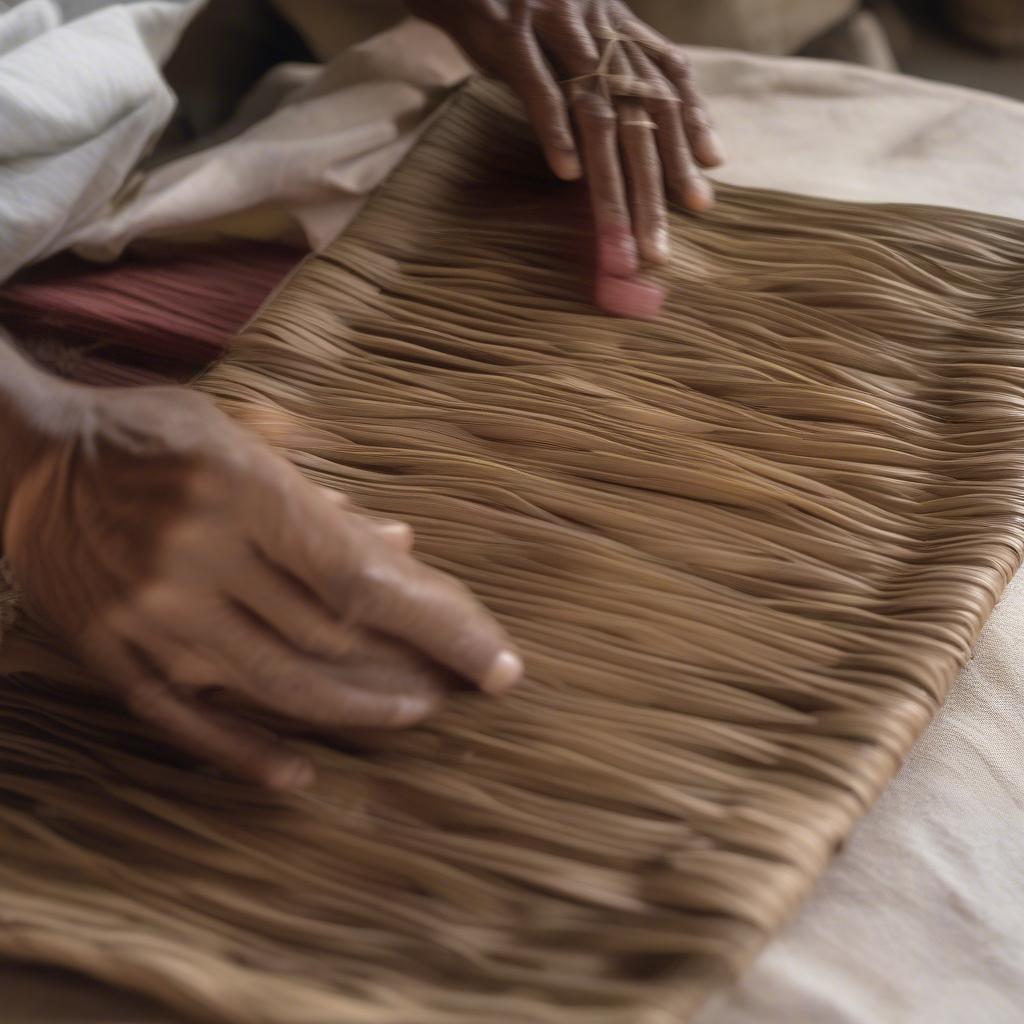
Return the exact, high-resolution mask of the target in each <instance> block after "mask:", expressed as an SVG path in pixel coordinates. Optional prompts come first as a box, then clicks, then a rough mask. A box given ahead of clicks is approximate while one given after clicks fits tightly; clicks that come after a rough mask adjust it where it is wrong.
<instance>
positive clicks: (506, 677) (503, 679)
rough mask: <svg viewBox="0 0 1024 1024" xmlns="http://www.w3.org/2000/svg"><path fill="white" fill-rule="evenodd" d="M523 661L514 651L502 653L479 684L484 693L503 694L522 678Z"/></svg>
mask: <svg viewBox="0 0 1024 1024" xmlns="http://www.w3.org/2000/svg"><path fill="white" fill-rule="evenodd" d="M523 667H524V666H523V659H522V658H520V657H519V655H518V654H516V653H515V652H514V651H502V652H501V654H499V655H498V656H497V657H496V658H495V659H494V661H493V662H492V663H491V667H490V669H489V670H488V672H487V675H486V676H484V679H483V682H482V683H481V684H480V686H481V689H483V690H484V691H485V692H486V693H504V692H505V691H506V690H507V689H509V687H511V686H514V685H515V684H516V683H518V682H519V680H520V679H522V678H523Z"/></svg>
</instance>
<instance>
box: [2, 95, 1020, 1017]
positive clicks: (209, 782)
mask: <svg viewBox="0 0 1024 1024" xmlns="http://www.w3.org/2000/svg"><path fill="white" fill-rule="evenodd" d="M583 201H584V200H583V199H582V198H581V196H580V195H579V193H578V192H577V191H576V190H575V189H573V188H572V187H568V186H565V185H561V184H557V183H552V182H550V181H549V179H548V177H547V175H546V174H545V172H544V171H543V168H542V164H541V162H540V159H539V157H538V156H537V155H536V153H535V151H534V149H533V146H532V144H531V143H530V142H529V139H528V134H527V130H526V128H525V126H524V125H522V124H521V122H520V121H519V120H518V118H517V117H516V116H515V114H514V113H513V111H512V108H511V106H510V102H509V101H508V100H507V99H506V98H505V96H504V94H502V93H500V92H498V91H496V90H494V89H492V88H490V87H486V86H481V85H474V86H472V87H471V88H470V89H469V90H468V91H466V92H464V93H463V94H462V95H461V96H460V97H459V99H458V100H457V101H456V102H455V104H454V106H453V108H452V109H450V110H449V112H448V113H447V115H446V116H445V117H444V118H443V119H442V120H441V122H440V123H439V124H438V125H437V126H436V127H435V129H434V130H433V132H432V133H431V134H430V135H429V136H428V138H427V139H426V140H425V141H424V142H423V143H422V144H421V146H420V147H419V149H418V150H417V151H416V152H415V153H414V154H413V156H412V157H411V158H410V160H409V161H408V162H407V164H406V166H405V167H404V168H403V169H402V170H401V171H400V173H399V174H398V175H397V177H396V178H395V179H394V180H393V181H392V182H391V183H390V184H389V186H388V187H387V188H386V189H385V190H384V192H383V193H382V194H381V195H379V196H378V197H377V198H376V199H375V201H374V202H373V203H372V205H371V207H370V208H369V209H368V211H367V212H366V214H365V215H364V216H363V217H362V219H361V220H360V221H358V223H357V224H356V225H355V226H354V227H353V228H352V229H351V230H350V231H349V232H348V233H347V234H346V235H345V236H344V237H343V238H341V239H340V240H339V241H338V242H337V243H336V244H335V245H334V246H333V247H332V248H331V249H330V250H329V251H328V252H327V253H326V254H324V255H323V256H322V257H319V258H316V259H313V260H311V261H310V262H308V263H307V264H306V266H305V267H304V268H303V269H302V270H301V271H300V272H299V273H298V274H297V275H296V276H295V277H294V278H293V279H292V280H291V282H290V283H289V284H288V285H287V286H286V287H285V289H284V290H283V291H282V292H281V293H280V294H279V295H278V296H277V297H276V299H275V300H274V301H272V302H271V304H270V306H269V307H268V308H267V309H266V310H265V311H264V312H263V314H262V315H261V316H260V317H259V318H258V320H257V321H256V323H255V324H254V325H253V326H252V327H251V329H250V330H249V331H248V332H247V333H246V334H245V335H244V337H243V338H242V339H241V341H240V342H239V344H238V346H237V349H236V351H235V353H234V354H233V355H232V356H231V357H230V358H229V359H228V360H227V361H226V362H225V363H223V364H222V365H221V366H220V367H219V368H217V369H216V370H215V371H214V372H213V373H211V374H210V375H209V376H208V377H207V378H206V379H205V380H204V381H202V382H201V387H202V388H203V389H204V390H206V391H208V392H209V393H210V394H213V395H215V396H217V397H218V399H219V400H220V401H221V403H222V404H223V405H224V407H225V408H227V409H228V410H230V411H231V412H232V413H233V414H235V415H236V416H238V417H239V418H240V419H242V420H244V421H245V422H246V423H248V424H249V425H250V426H252V427H253V428H254V429H256V430H258V431H260V432H261V433H263V434H264V435H265V436H266V437H267V438H268V439H270V440H271V441H272V442H273V443H274V444H276V445H278V446H279V447H281V448H282V449H283V450H285V451H286V452H288V453H289V454H290V455H291V456H292V457H293V458H294V459H295V461H296V462H297V463H298V464H299V465H300V466H301V467H302V468H303V469H304V470H305V471H306V472H307V473H308V474H309V475H310V476H311V477H313V478H314V479H316V480H317V481H319V482H321V483H325V484H329V485H332V486H337V487H344V488H346V489H347V490H349V491H350V492H351V493H352V494H353V495H354V496H355V498H356V499H357V500H359V501H360V502H362V503H363V504H365V505H367V506H368V507H370V508H372V509H376V510H379V511H380V512H382V513H386V514H388V515H391V516H401V517H404V518H406V519H408V520H409V521H411V522H412V524H413V525H414V526H415V528H416V530H417V535H418V544H419V548H420V551H421V552H422V554H423V555H424V556H425V557H426V558H427V559H428V560H429V561H431V562H432V563H434V564H436V565H439V566H442V567H444V568H446V569H450V570H451V571H453V572H455V573H457V574H458V575H459V576H461V577H462V578H464V579H465V580H467V582H469V583H470V584H471V585H472V586H473V587H474V588H475V589H476V590H477V592H478V593H479V594H480V595H481V597H483V598H484V599H485V600H486V601H487V602H488V604H489V605H490V606H491V607H492V608H493V609H494V610H495V611H496V612H497V613H498V614H499V615H500V616H501V617H502V618H503V620H504V621H505V622H506V623H507V625H508V626H509V628H510V629H511V631H512V633H513V634H514V636H515V637H516V639H517V641H518V642H519V644H520V645H521V647H522V649H523V651H524V653H525V655H526V657H527V661H528V666H529V669H530V678H529V682H528V683H527V684H526V685H525V686H523V687H522V689H521V690H519V691H517V692H516V693H514V694H513V695H511V696H510V697H508V698H507V699H505V700H502V701H501V702H495V701H492V700H490V699H484V698H480V697H477V696H475V695H472V694H468V693H467V694H462V695H459V696H457V697H455V698H454V699H453V700H452V702H451V707H450V709H449V710H448V711H447V712H446V713H445V714H444V715H443V716H442V717H441V718H440V719H439V720H437V721H435V722H433V723H431V724H429V725H427V726H426V727H424V728H420V729H418V730H415V731H413V732H409V733H401V734H395V735H387V736H374V737H368V736H364V737H360V738H359V740H358V742H353V743H352V744H351V745H348V746H345V747H338V748H336V749H331V750H329V749H327V748H325V747H315V748H312V747H311V748H310V749H311V753H312V755H313V756H314V758H315V759H316V760H317V762H318V764H319V766H320V769H321V775H322V782H321V784H320V785H319V786H318V788H317V789H316V790H315V792H314V793H313V794H312V795H311V796H310V797H308V798H302V797H298V798H271V797H264V796H261V795H259V794H255V793H253V792H252V791H250V790H248V789H246V788H245V787H242V786H239V785H235V784H232V783H228V782H225V781H222V780H217V779H213V778H204V779H203V780H202V781H197V778H196V776H195V775H193V774H190V773H189V772H188V771H187V770H185V769H184V768H182V767H180V766H178V765H177V764H176V763H175V762H174V760H173V759H172V758H171V757H170V756H169V755H167V754H166V753H165V752H163V751H162V750H160V749H159V748H155V747H154V746H153V745H152V744H151V743H150V742H149V741H148V740H146V739H144V738H143V737H144V735H145V734H144V733H143V732H142V730H141V729H138V728H136V727H135V726H133V725H132V724H131V723H129V722H128V721H127V719H125V718H124V717H122V716H120V715H119V714H117V713H116V712H113V711H110V710H108V709H106V708H104V707H99V706H95V705H91V704H88V703H87V702H85V701H84V700H83V701H81V702H80V703H79V704H72V705H69V703H68V698H67V696H66V695H65V694H63V693H60V692H58V691H55V690H52V689H49V688H43V687H41V686H40V685H39V684H38V683H24V684H22V685H21V686H19V687H17V688H13V687H8V688H7V689H6V690H5V691H3V692H2V693H0V843H2V850H3V853H2V856H0V947H2V948H3V950H4V951H6V952H7V953H10V954H13V955H18V956H27V957H34V958H38V959H41V960H47V961H53V962H59V963H62V964H68V965H72V966H76V967H79V968H81V969H83V970H86V971H89V972H90V973H92V974H95V975H97V976H99V977H102V978H106V979H109V980H111V981H115V982H119V983H122V984H127V985H131V986H133V987H135V988H139V989H143V990H146V991H149V992H152V993H155V994H157V995H159V996H162V997H163V998H165V999H167V1000H168V1001H170V1002H172V1003H174V1004H175V1005H176V1006H178V1007H180V1008H181V1009H183V1010H185V1011H191V1012H194V1013H195V1014H196V1015H204V1016H206V1017H209V1018H211V1019H213V1020H217V1021H229V1022H237V1024H260V1022H267V1024H327V1022H332V1024H333V1022H344V1024H455V1022H462V1024H548V1022H550V1024H573V1022H578V1024H584V1022H585V1024H620V1022H644V1024H655V1022H658V1024H661V1022H666V1024H667V1022H677V1021H680V1020H683V1019H684V1018H685V1017H686V1015H687V1013H688V1012H689V1011H690V1010H692V1009H693V1007H695V1006H696V1005H697V1004H698V1003H699V1001H700V1000H701V999H702V998H703V997H704V995H705V994H706V993H707V992H708V990H709V989H710V988H711V987H712V986H713V985H716V984H718V983H720V982H721V981H723V980H724V979H725V978H727V977H729V976H730V975H731V974H733V973H734V972H735V971H736V970H737V969H738V968H740V967H741V966H742V965H743V963H744V962H745V961H746V960H747V959H748V958H749V956H750V955H751V954H752V953H753V952H754V951H755V950H756V949H757V948H758V946H759V945H760V944H761V943H762V942H763V941H764V939H765V938H766V937H767V936H769V935H770V934H771V933H772V931H773V930H775V929H776V928H777V927H778V926H779V925H780V923H781V922H782V921H783V920H785V918H786V917H787V916H788V915H789V914H791V913H792V911H793V910H794V908H795V907H796V906H797V905H798V903H799V902H800V900H801V898H802V897H803V896H804V895H805V894H806V892H807V891H808V889H809V888H810V886H811V885H812V883H813V882H814V880H815V879H816V877H817V876H818V875H819V874H820V872H821V871H822V869H823V868H824V866H825V864H826V863H827V861H828V859H829V857H830V856H831V855H832V853H833V851H834V850H835V849H836V847H837V845H838V844H839V843H841V842H842V840H843V838H844V837H845V836H846V835H847V833H848V832H849V830H850V828H851V826H852V824H853V822H854V821H855V820H856V818H857V817H858V816H859V815H860V814H862V813H863V812H864V811H865V810H866V809H867V808H868V807H869V806H870V805H871V803H872V801H873V800H874V799H875V798H876V797H877V795H878V793H879V791H880V790H881V789H882V787H884V785H885V784H886V782H887V781H888V780H889V778H890V777H891V776H892V774H893V773H894V772H895V770H896V769H897V767H898V765H899V763H900V761H901V759H902V758H903V756H904V755H905V754H906V752H907V751H908V749H909V748H910V746H911V744H912V743H913V741H914V739H915V738H916V737H917V735H918V734H919V733H920V731H921V730H922V729H923V728H924V726H925V725H926V724H927V722H928V721H929V719H930V718H931V716H932V715H933V714H934V712H935V710H936V708H937V707H938V704H939V702H940V701H941V700H942V698H943V696H944V695H945V693H946V691H947V689H948V687H949V685H950V682H951V681H952V679H953V678H954V675H955V673H956V671H957V669H958V667H959V666H961V665H962V664H963V663H964V661H965V660H966V658H967V657H968V655H969V652H970V647H971V644H972V642H973V641H974V638H975V637H976V636H977V633H978V631H979V629H980V628H981V625H982V623H983V622H984V620H985V618H986V616H987V615H988V613H989V611H990V610H991V608H992V606H993V604H994V603H995V601H996V600H997V599H998V597H999V594H1000V592H1001V591H1002V589H1003V587H1004V586H1005V584H1006V583H1007V581H1008V580H1009V579H1010V577H1011V575H1012V574H1013V573H1014V571H1015V570H1016V568H1017V566H1018V564H1019V562H1020V559H1021V544H1022V533H1024V531H1022V512H1024V480H1022V466H1024V455H1022V452H1024V354H1022V353H1024V345H1022V342H1024V298H1022V296H1024V270H1022V269H1021V268H1022V266H1024V227H1022V226H1021V225H1018V224H1016V223H1012V222H1008V221H1002V220H997V219H993V218H989V217H983V216H979V215H974V214H968V213H958V212H953V211H948V210H937V209H927V208H923V207H891V206H890V207H885V206H855V205H850V204H843V203H833V202H826V201H820V200H807V199H802V198H796V197H792V196H783V195H774V194H766V193H757V192H750V191H740V190H736V189H722V190H721V193H720V202H719V205H718V206H717V207H716V209H715V211H714V212H713V213H712V214H711V215H709V216H707V217H703V218H701V219H693V218H689V217H685V216H682V215H680V216H677V217H675V218H674V220H673V224H672V235H673V252H674V256H673V258H672V262H671V263H670V265H669V266H668V267H667V269H666V270H665V272H664V277H665V279H666V282H667V283H668V285H669V287H670V297H669V300H668V303H667V305H666V309H665V312H664V313H663V315H662V316H661V317H660V318H659V319H658V320H657V321H656V322H654V323H638V322H628V321H616V320H612V319H608V318H605V317H602V316H600V315H598V314H596V313H595V312H594V311H593V310H592V309H591V308H590V307H589V306H587V305H586V304H585V302H584V301H583V300H582V299H581V298H580V294H581V286H580V281H579V280H578V279H577V277H578V275H577V274H576V272H575V271H573V270H571V269H570V268H571V267H573V266H574V263H575V260H574V257H573V253H574V251H575V248H576V247H577V246H579V247H582V246H583V244H584V241H585V237H586V227H585V218H584V217H583V210H582V203H583ZM25 628H27V627H26V626H22V627H21V629H22V631H24V629H25ZM20 635H21V639H20V640H18V638H17V637H16V638H15V642H14V643H13V645H12V646H10V647H8V648H7V650H8V652H13V653H10V656H11V657H12V658H14V657H15V656H16V655H17V658H18V659H19V660H18V664H19V667H25V665H26V664H28V663H29V661H30V660H31V657H32V656H33V652H35V655H34V656H40V655H39V648H38V645H36V646H33V645H32V643H31V642H27V641H26V640H25V636H26V634H25V633H24V632H22V633H21V634H20ZM26 659H27V660H26Z"/></svg>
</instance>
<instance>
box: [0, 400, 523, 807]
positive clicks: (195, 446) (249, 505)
mask: <svg viewBox="0 0 1024 1024" xmlns="http://www.w3.org/2000/svg"><path fill="white" fill-rule="evenodd" d="M60 388H61V391H60V394H61V396H62V398H61V401H62V402H65V403H72V404H73V406H74V412H73V414H67V413H64V414H62V415H60V416H55V417H50V419H51V420H53V421H54V422H60V423H62V424H66V426H65V427H63V428H62V430H61V431H60V432H58V433H57V435H56V436H49V437H48V438H47V440H46V443H45V444H42V445H41V446H40V449H39V451H38V452H37V453H36V455H35V457H34V459H33V460H32V462H31V464H30V465H29V466H27V467H26V468H25V470H24V472H23V473H21V475H20V477H19V479H17V480H16V481H14V483H13V486H12V487H11V488H10V492H9V500H8V504H7V509H6V516H5V518H4V519H3V535H2V540H3V551H4V553H5V555H6V557H7V558H8V560H9V562H10V565H11V567H12V569H13V572H14V575H15V577H16V578H17V580H18V582H19V584H20V586H21V588H22V590H23V591H24V595H25V600H26V603H27V605H28V606H29V607H30V608H32V609H33V610H35V611H36V612H37V613H39V614H40V615H41V616H42V617H44V618H45V619H47V620H49V622H50V623H51V624H52V625H54V626H56V627H57V629H58V630H59V631H60V632H61V633H62V634H63V635H64V636H66V637H67V638H68V639H69V640H70V641H71V644H72V646H73V647H74V648H75V649H76V650H77V651H78V652H79V653H80V654H81V656H82V657H83V659H84V661H85V662H86V663H87V664H88V665H89V666H90V667H91V668H93V669H94V670H95V671H96V672H97V673H98V674H99V675H100V676H101V677H102V678H103V679H104V681H105V682H106V683H107V684H108V685H109V686H110V687H112V689H113V690H114V691H115V692H116V693H117V694H118V695H119V696H120V697H121V698H122V699H123V700H124V702H125V703H126V704H127V706H128V707H129V708H130V709H131V710H132V711H133V712H134V713H135V714H136V715H138V716H139V717H140V718H142V719H144V720H146V721H148V722H150V723H151V724H152V725H154V726H156V727H157V728H158V729H159V730H161V731H162V732H163V733H164V734H165V735H166V736H167V737H168V738H169V739H170V740H171V741H173V742H174V743H176V744H177V745H178V746H180V747H181V748H183V749H185V750H187V751H189V752H191V753H192V754H194V755H196V756H198V757H200V758H203V759H205V760H207V761H209V762H212V763H214V764H215V765H217V766H218V767H220V768H222V769H224V770H226V771H228V772H230V773H231V774H234V775H236V776H238V777H241V778H245V779H250V780H253V781H256V782H259V783H262V784H264V785H266V786H268V787H270V788H274V789H287V788H293V787H300V786H303V785H306V784H308V783H309V782H311V781H312V777H313V769H312V766H311V765H310V764H309V763H308V761H307V760H306V759H305V758H302V757H300V756H299V755H298V754H296V753H295V752H293V751H291V750H289V749H288V748H287V747H286V746H284V745H283V744H282V743H281V742H280V741H278V740H277V739H276V738H274V737H271V736H269V735H267V734H266V733H265V732H264V731H261V730H257V729H256V728H254V727H252V726H251V725H249V724H248V723H247V722H245V721H244V720H243V718H242V717H240V716H238V715H234V714H230V713H228V712H227V711H226V710H225V709H224V708H223V707H216V706H214V705H213V704H211V703H209V702H206V703H204V702H202V701H200V700H199V699H197V698H198V697H199V696H200V694H202V693H203V692H204V691H207V690H214V691H216V692H218V693H220V694H222V695H226V696H228V697H230V698H238V699H240V700H242V701H243V702H244V703H246V704H249V705H251V706H252V707H254V708H256V709H262V710H264V711H270V712H273V713H275V714H276V715H279V716H282V717H283V718H286V719H290V720H291V721H292V722H293V723H295V724H298V725H300V726H303V727H308V728H313V729H316V730H319V731H335V730H345V729H357V728H374V729H386V728H397V727H402V726H408V725H412V724H414V723H416V722H418V721H420V720H421V719H423V718H424V717H425V716H427V715H429V714H430V713H432V712H434V711H436V710H437V709H438V707H439V705H440V703H441V702H442V700H443V697H444V694H445V693H446V691H447V689H448V685H449V681H450V679H451V677H452V675H453V674H455V675H458V676H461V677H463V678H464V679H466V680H468V681H470V682H471V683H474V684H475V685H476V686H478V687H480V688H481V689H483V690H485V691H489V692H493V693H496V692H499V691H501V690H503V689H505V688H507V687H508V686H511V685H512V684H514V683H515V682H516V681H517V680H518V678H519V676H520V674H521V671H522V665H521V662H520V661H519V658H518V657H517V656H516V655H515V653H514V652H513V651H512V650H511V648H510V645H509V640H508V637H507V636H506V634H505V632H504V631H503V630H502V628H501V627H500V626H499V625H498V623H497V622H496V621H495V620H494V619H493V618H492V617H491V616H490V615H489V614H488V613H487V612H486V611H485V610H484V608H483V607H482V606H481V605H480V604H479V603H478V602H477V601H476V600H475V598H474V597H473V596H472V595H471V594H470V592H469V591H468V590H467V589H466V588H465V587H464V586H462V585H461V584H460V583H457V582H456V581H455V580H453V579H452V578H450V577H449V576H447V575H445V574H443V573H440V572H437V571H435V570H433V569H430V568H428V567H427V566H425V565H424V564H422V563H421V562H419V561H418V560H417V559H416V558H414V557H413V556H412V554H411V553H410V551H409V548H410V544H411V532H410V531H409V529H408V527H405V526H404V525H403V524H394V523H377V522H374V521H372V520H370V519H369V518H367V517H366V516H364V515H362V514H360V513H358V512H357V511H355V510H354V509H353V508H352V507H351V506H349V505H347V504H345V503H344V502H339V501H338V500H336V498H335V497H334V496H332V495H329V494H328V492H325V491H323V490H321V489H320V488H318V487H316V486H314V485H313V484H312V483H310V482H309V481H307V480H306V479H305V478H304V477H303V476H302V475H301V474H300V473H299V472H298V471H297V470H296V469H295V468H294V467H292V466H291V465H290V464H289V463H287V462H286V461H285V460H284V459H282V458H280V457H278V456H277V455H275V454H274V453H273V452H271V450H270V449H269V448H267V447H266V446H265V445H263V444H262V443H261V442H260V441H259V440H258V439H256V438H255V437H254V436H253V435H250V434H249V433H248V432H246V431H245V430H243V429H242V428H241V427H239V426H237V425H236V424H234V423H232V422H231V421H230V420H229V419H228V418H227V417H226V416H224V415H223V414H222V413H220V412H219V411H218V410H217V409H216V408H215V407H214V406H213V404H212V403H211V402H209V401H208V400H207V399H206V398H204V397H203V396H201V395H199V394H196V393H194V392H189V391H185V390H183V389H178V388H171V387H167V388H138V389H87V388H77V387H74V386H71V387H68V386H67V385H65V384H61V385H60ZM2 511H3V510H2V509H0V512H2Z"/></svg>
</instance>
